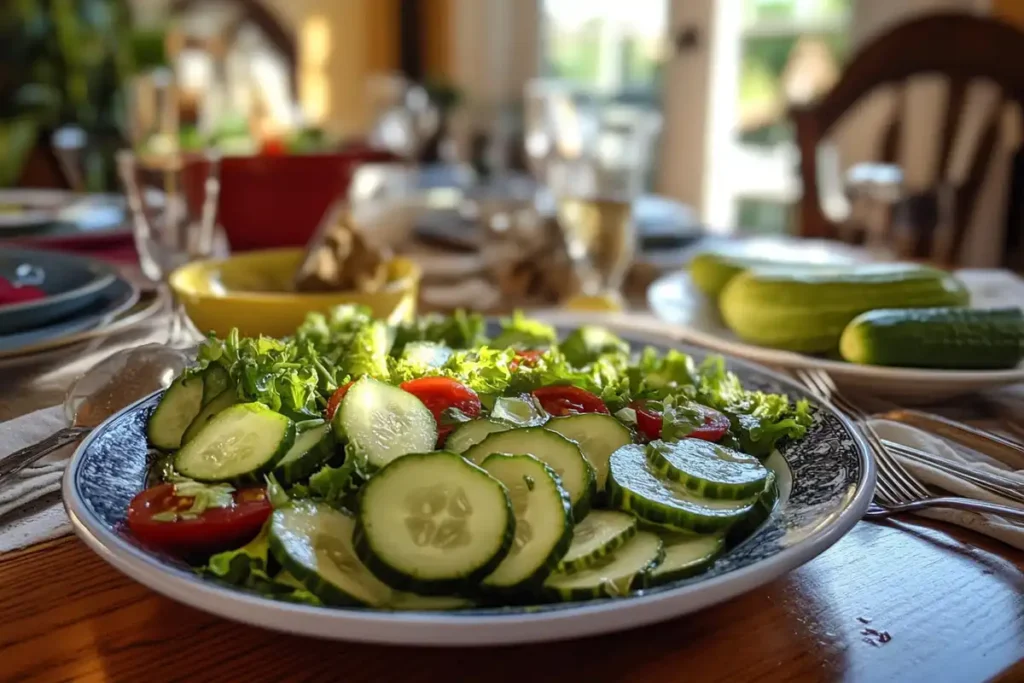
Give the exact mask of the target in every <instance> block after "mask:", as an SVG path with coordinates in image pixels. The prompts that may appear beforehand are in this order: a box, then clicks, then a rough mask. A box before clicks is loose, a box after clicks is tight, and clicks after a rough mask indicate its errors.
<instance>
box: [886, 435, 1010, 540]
mask: <svg viewBox="0 0 1024 683" xmlns="http://www.w3.org/2000/svg"><path fill="white" fill-rule="evenodd" d="M870 424H871V427H872V428H873V429H874V431H875V433H876V434H877V435H878V436H879V437H880V438H882V439H884V440H887V441H893V442H895V443H900V444H903V445H904V446H909V447H911V448H916V449H918V450H920V451H924V452H926V453H929V454H931V455H934V456H936V457H939V458H943V459H946V460H950V461H952V462H955V463H957V464H958V465H966V466H968V467H970V468H971V469H973V470H975V471H976V472H977V473H978V474H994V475H998V476H1000V477H1002V478H1004V479H1009V480H1012V481H1015V482H1017V483H1018V484H1019V485H1020V486H1021V488H1022V489H1024V470H1015V469H1013V468H1011V467H1010V466H1008V465H1007V464H1006V463H1003V462H1001V461H999V460H996V459H995V458H992V457H989V456H987V455H985V454H983V453H979V452H977V451H974V450H971V449H967V448H966V447H963V446H960V445H957V446H956V447H954V446H953V445H951V444H950V443H949V442H947V441H945V440H944V439H941V438H939V437H937V436H934V435H932V434H929V433H927V432H925V431H923V430H920V429H918V428H916V427H911V426H909V425H906V424H902V423H900V422H894V421H892V420H881V419H879V420H871V422H870ZM895 455H896V457H897V458H899V460H900V462H901V463H902V465H903V466H904V467H906V468H907V470H908V471H909V472H910V473H911V474H913V475H914V476H915V477H917V478H918V479H919V480H920V481H922V482H924V483H925V484H928V485H929V486H934V487H936V488H939V489H942V490H943V491H948V492H949V493H950V494H953V495H957V496H963V497H965V498H973V499H975V500H984V501H987V502H990V503H998V504H1000V505H1008V506H1010V507H1018V508H1021V509H1024V505H1021V504H1019V503H1017V502H1014V501H1011V500H1007V499H1006V498H1003V497H1002V496H997V495H995V494H993V493H990V492H988V491H986V490H984V489H981V488H979V487H977V486H975V485H974V484H971V483H968V482H966V481H964V480H962V479H960V478H958V477H957V476H955V475H951V474H947V473H946V472H942V471H940V470H937V469H935V468H934V467H932V466H930V465H926V464H923V463H920V462H917V461H914V460H911V459H909V458H905V457H901V456H899V454H895ZM916 514H919V515H921V516H923V517H928V518H930V519H938V520H941V521H943V522H949V523H951V524H956V525H958V526H962V527H966V528H968V529H971V530H973V531H977V532H978V533H981V534H985V535H986V536H991V537H992V538H995V539H998V540H1000V541H1002V542H1004V543H1007V544H1009V545H1012V546H1014V547H1015V548H1019V549H1021V550H1024V524H1021V523H1019V522H1015V521H1010V520H1007V519H1003V518H1002V517H999V516H998V515H990V514H979V513H976V512H967V511H966V510H949V509H934V510H925V511H922V512H918V513H916Z"/></svg>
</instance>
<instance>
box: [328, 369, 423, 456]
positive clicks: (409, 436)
mask: <svg viewBox="0 0 1024 683" xmlns="http://www.w3.org/2000/svg"><path fill="white" fill-rule="evenodd" d="M334 431H335V433H336V434H337V435H338V436H339V437H344V438H346V439H348V441H349V443H350V444H351V445H352V446H353V447H354V448H355V449H356V451H357V452H359V453H362V454H364V455H365V456H366V459H367V462H368V463H369V465H370V466H371V467H373V468H380V467H384V466H385V465H387V464H388V463H389V462H391V461H392V460H394V459H395V458H398V457H400V456H403V455H405V454H406V453H422V452H424V451H429V450H432V449H433V448H434V446H435V445H436V444H437V423H436V422H435V421H434V416H433V414H432V413H431V412H430V410H428V409H427V407H426V406H425V405H423V402H422V401H420V400H419V399H418V398H416V397H415V396H413V395H412V394H410V393H409V392H407V391H403V390H402V389H399V388H398V387H393V386H391V385H389V384H384V383H383V382H379V381H377V380H375V379H373V378H371V377H363V378H362V379H360V380H357V381H356V383H355V384H353V385H352V386H351V388H349V390H348V393H347V394H345V398H344V400H343V401H342V402H341V406H340V407H339V408H338V411H337V413H335V415H334Z"/></svg>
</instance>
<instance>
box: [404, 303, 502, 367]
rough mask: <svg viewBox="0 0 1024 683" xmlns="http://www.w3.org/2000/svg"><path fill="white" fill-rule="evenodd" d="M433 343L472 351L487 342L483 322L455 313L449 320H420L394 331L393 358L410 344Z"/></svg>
mask: <svg viewBox="0 0 1024 683" xmlns="http://www.w3.org/2000/svg"><path fill="white" fill-rule="evenodd" d="M417 341H422V342H433V343H435V344H443V345H444V346H447V347H449V348H452V349H472V348H475V347H477V346H481V345H482V344H483V343H484V342H486V341H487V321H486V320H485V319H484V317H483V316H482V315H480V314H479V313H467V312H466V311H463V310H458V311H455V312H454V313H453V314H452V315H450V316H442V315H438V314H433V315H425V316H420V317H419V318H417V319H416V320H414V321H413V322H411V323H406V324H403V325H399V326H398V328H397V329H396V330H395V342H394V345H393V346H392V348H391V354H392V355H393V356H400V355H402V352H403V351H404V350H405V347H406V345H407V344H409V343H411V342H417Z"/></svg>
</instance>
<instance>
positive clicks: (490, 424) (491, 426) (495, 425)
mask: <svg viewBox="0 0 1024 683" xmlns="http://www.w3.org/2000/svg"><path fill="white" fill-rule="evenodd" d="M510 429H512V425H510V424H508V423H506V422H498V421H497V420H489V419H482V420H471V421H469V422H467V423H465V424H462V425H459V426H458V427H457V428H456V429H455V431H454V432H452V433H451V434H450V435H449V436H448V440H447V441H445V442H444V449H445V450H446V451H451V452H452V453H465V452H466V451H468V450H469V449H470V448H472V447H473V446H475V445H477V444H478V443H480V442H481V441H483V440H484V439H486V438H487V437H488V436H489V435H491V434H494V433H495V432H507V431H508V430H510Z"/></svg>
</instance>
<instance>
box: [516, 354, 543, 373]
mask: <svg viewBox="0 0 1024 683" xmlns="http://www.w3.org/2000/svg"><path fill="white" fill-rule="evenodd" d="M543 355H544V352H543V351H540V350H537V349H535V350H532V351H516V355H515V357H514V358H513V359H512V362H511V363H509V364H508V369H509V370H511V371H512V372H515V371H516V370H518V369H519V366H520V365H522V366H525V367H528V368H532V367H533V366H534V365H536V364H537V361H538V360H540V357H541V356H543Z"/></svg>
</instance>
